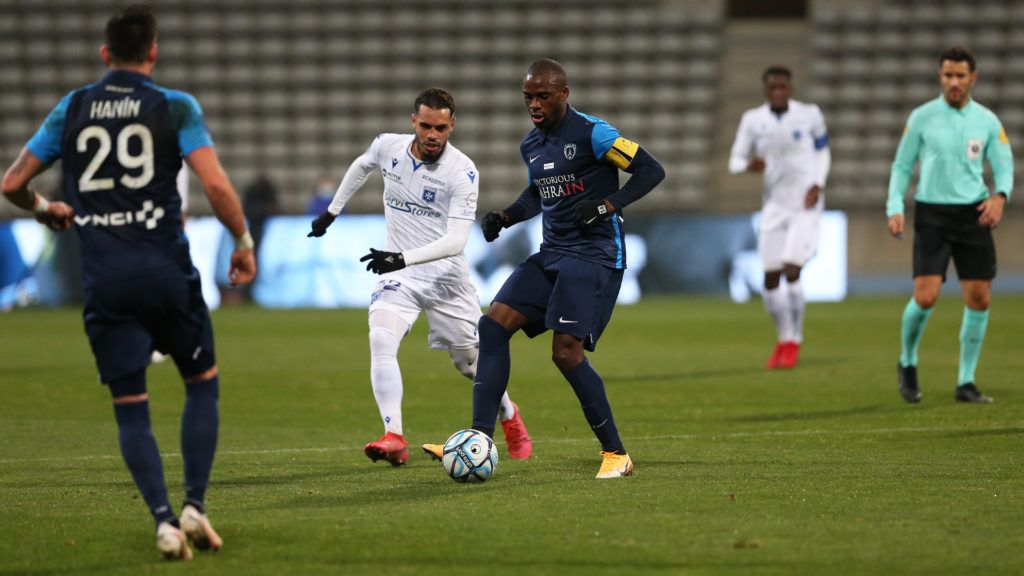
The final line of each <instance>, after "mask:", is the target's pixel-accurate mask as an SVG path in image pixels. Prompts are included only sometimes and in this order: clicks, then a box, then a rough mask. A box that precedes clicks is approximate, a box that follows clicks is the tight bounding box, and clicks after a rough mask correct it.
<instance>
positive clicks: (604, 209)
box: [576, 200, 613, 228]
mask: <svg viewBox="0 0 1024 576" xmlns="http://www.w3.org/2000/svg"><path fill="white" fill-rule="evenodd" d="M612 212H613V208H612V207H611V205H610V204H606V203H605V201H604V200H600V201H597V202H580V203H579V204H577V205H576V219H577V220H579V223H580V225H581V226H583V227H584V228H586V227H587V226H594V225H595V224H600V223H601V222H604V221H605V220H607V219H608V217H609V216H611V215H612Z"/></svg>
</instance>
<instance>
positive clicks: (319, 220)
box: [306, 210, 337, 238]
mask: <svg viewBox="0 0 1024 576" xmlns="http://www.w3.org/2000/svg"><path fill="white" fill-rule="evenodd" d="M335 218H337V216H335V215H334V214H331V213H330V212H328V211H327V210H324V213H323V214H321V215H319V216H317V217H316V220H313V225H312V226H313V230H312V231H310V233H309V234H306V238H312V237H314V236H315V237H317V238H319V237H321V236H323V235H324V234H326V233H327V227H328V226H330V225H331V223H333V222H334V219H335Z"/></svg>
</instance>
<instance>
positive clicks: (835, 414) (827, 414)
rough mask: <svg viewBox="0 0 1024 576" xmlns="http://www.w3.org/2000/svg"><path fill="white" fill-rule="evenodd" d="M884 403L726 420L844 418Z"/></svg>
mask: <svg viewBox="0 0 1024 576" xmlns="http://www.w3.org/2000/svg"><path fill="white" fill-rule="evenodd" d="M884 407H885V405H884V404H872V405H870V406H850V407H849V408H843V409H840V410H810V411H805V412H776V413H773V414H750V415H748V416H737V417H735V418H726V421H728V422H782V421H786V420H824V419H829V418H844V417H846V416H853V415H856V414H867V413H869V412H877V411H879V410H880V409H882V408H884Z"/></svg>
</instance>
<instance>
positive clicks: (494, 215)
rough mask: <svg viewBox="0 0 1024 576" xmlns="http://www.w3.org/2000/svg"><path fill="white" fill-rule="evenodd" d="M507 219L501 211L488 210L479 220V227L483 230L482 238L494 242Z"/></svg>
mask: <svg viewBox="0 0 1024 576" xmlns="http://www.w3.org/2000/svg"><path fill="white" fill-rule="evenodd" d="M506 223H507V220H506V219H505V215H504V214H503V213H502V212H488V213H487V214H484V217H483V219H481V220H480V229H481V230H483V232H484V240H487V241H488V242H494V239H495V238H497V237H498V234H499V233H500V232H501V229H502V228H504V227H505V224H506Z"/></svg>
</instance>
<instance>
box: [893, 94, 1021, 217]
mask: <svg viewBox="0 0 1024 576" xmlns="http://www.w3.org/2000/svg"><path fill="white" fill-rule="evenodd" d="M919 158H920V160H921V175H920V179H919V181H918V183H917V193H916V195H915V198H916V199H917V200H919V201H921V202H928V203H930V204H974V203H976V202H980V201H981V200H984V199H985V198H987V197H988V188H986V187H985V181H984V179H983V178H982V176H983V174H984V167H983V166H982V161H984V160H987V161H988V163H989V166H991V167H992V175H993V176H994V177H995V184H996V186H995V191H996V193H999V192H1002V193H1003V194H1006V198H1007V199H1009V198H1010V193H1011V192H1012V191H1013V153H1012V152H1011V151H1010V140H1009V139H1008V138H1007V137H1006V131H1005V130H1003V126H1002V124H1000V122H999V119H998V118H996V115H995V114H993V113H992V111H991V110H989V109H988V108H986V107H984V106H982V105H981V104H978V103H977V102H975V101H974V100H969V101H968V102H967V104H966V105H964V107H963V108H954V107H952V106H950V105H949V104H948V103H947V102H946V99H945V97H943V96H939V97H938V98H936V99H935V100H932V101H931V102H927V103H925V104H922V105H921V106H918V107H917V108H915V109H914V111H913V112H911V113H910V118H909V119H908V120H907V127H906V129H905V130H904V131H903V138H902V139H901V140H900V146H899V148H898V149H897V150H896V160H895V161H893V163H892V175H891V177H890V178H889V200H888V202H887V203H886V211H885V212H886V216H893V215H894V214H902V213H903V196H904V194H906V192H907V186H908V185H909V184H910V178H911V176H912V175H913V173H914V163H915V162H917V160H918V159H919Z"/></svg>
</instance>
